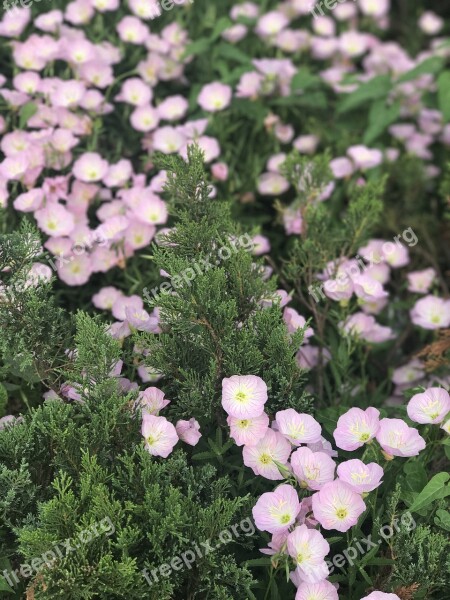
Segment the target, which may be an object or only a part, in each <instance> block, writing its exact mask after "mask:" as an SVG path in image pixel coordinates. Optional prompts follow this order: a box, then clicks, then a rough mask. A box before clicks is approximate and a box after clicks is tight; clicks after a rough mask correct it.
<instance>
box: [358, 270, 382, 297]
mask: <svg viewBox="0 0 450 600" xmlns="http://www.w3.org/2000/svg"><path fill="white" fill-rule="evenodd" d="M353 286H354V290H355V294H356V295H357V296H358V298H361V299H362V300H365V301H367V302H371V301H374V300H380V299H381V298H386V297H387V296H388V293H387V292H386V290H384V289H383V286H382V285H381V283H380V282H379V281H377V280H376V279H372V278H371V277H370V276H369V275H366V274H363V275H357V276H356V277H355V278H354V279H353Z"/></svg>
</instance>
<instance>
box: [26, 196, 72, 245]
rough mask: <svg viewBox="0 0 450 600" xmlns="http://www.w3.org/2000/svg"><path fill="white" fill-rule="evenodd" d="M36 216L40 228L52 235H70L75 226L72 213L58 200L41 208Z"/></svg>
mask: <svg viewBox="0 0 450 600" xmlns="http://www.w3.org/2000/svg"><path fill="white" fill-rule="evenodd" d="M34 216H35V217H36V221H37V223H38V226H39V228H40V229H42V231H44V232H45V233H46V234H48V235H50V236H52V237H59V236H65V235H69V233H71V232H72V230H73V228H74V227H75V221H74V218H73V216H72V214H71V213H70V212H69V211H68V210H67V209H66V208H65V207H64V206H62V204H57V203H56V202H54V203H51V204H48V205H47V206H46V207H45V208H40V209H39V210H37V211H36V212H35V215H34Z"/></svg>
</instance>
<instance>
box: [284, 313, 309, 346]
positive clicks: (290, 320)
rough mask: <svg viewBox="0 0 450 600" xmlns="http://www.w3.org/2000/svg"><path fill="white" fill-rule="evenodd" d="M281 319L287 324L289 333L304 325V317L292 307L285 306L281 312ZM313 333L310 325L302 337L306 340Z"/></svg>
mask: <svg viewBox="0 0 450 600" xmlns="http://www.w3.org/2000/svg"><path fill="white" fill-rule="evenodd" d="M283 320H284V322H285V323H286V325H287V330H288V331H289V333H295V332H296V331H297V330H298V329H301V328H303V327H305V326H306V319H305V317H302V316H301V315H299V314H298V312H297V311H296V310H295V309H293V308H285V309H284V312H283ZM313 335H314V330H313V329H312V327H307V328H306V329H305V332H304V338H305V340H307V339H308V338H310V337H311V336H313Z"/></svg>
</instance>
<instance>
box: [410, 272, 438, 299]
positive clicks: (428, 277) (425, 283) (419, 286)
mask: <svg viewBox="0 0 450 600" xmlns="http://www.w3.org/2000/svg"><path fill="white" fill-rule="evenodd" d="M407 278H408V290H409V291H410V292H414V293H416V294H426V293H427V292H428V290H429V289H430V287H431V285H432V283H433V281H434V280H435V279H436V271H435V270H434V269H432V268H431V267H430V268H429V269H424V270H423V271H412V272H411V273H408V274H407Z"/></svg>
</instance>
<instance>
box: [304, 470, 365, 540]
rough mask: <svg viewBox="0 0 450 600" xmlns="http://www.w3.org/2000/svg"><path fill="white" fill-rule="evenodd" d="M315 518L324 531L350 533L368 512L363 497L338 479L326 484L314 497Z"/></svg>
mask: <svg viewBox="0 0 450 600" xmlns="http://www.w3.org/2000/svg"><path fill="white" fill-rule="evenodd" d="M312 507H313V512H314V517H315V518H316V519H317V520H318V521H319V523H320V524H321V525H322V527H323V528H324V529H336V530H337V531H348V530H349V529H350V527H353V526H354V525H356V523H357V522H358V518H359V517H360V515H362V513H363V512H364V511H365V510H366V505H365V503H364V501H363V500H362V498H361V496H360V495H359V494H357V493H356V492H354V491H353V490H352V489H351V487H349V486H348V485H347V484H346V483H344V482H342V481H340V480H339V479H336V481H331V482H330V483H326V484H325V485H324V486H323V488H322V489H321V490H320V491H319V492H316V493H315V494H314V496H313V497H312Z"/></svg>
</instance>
